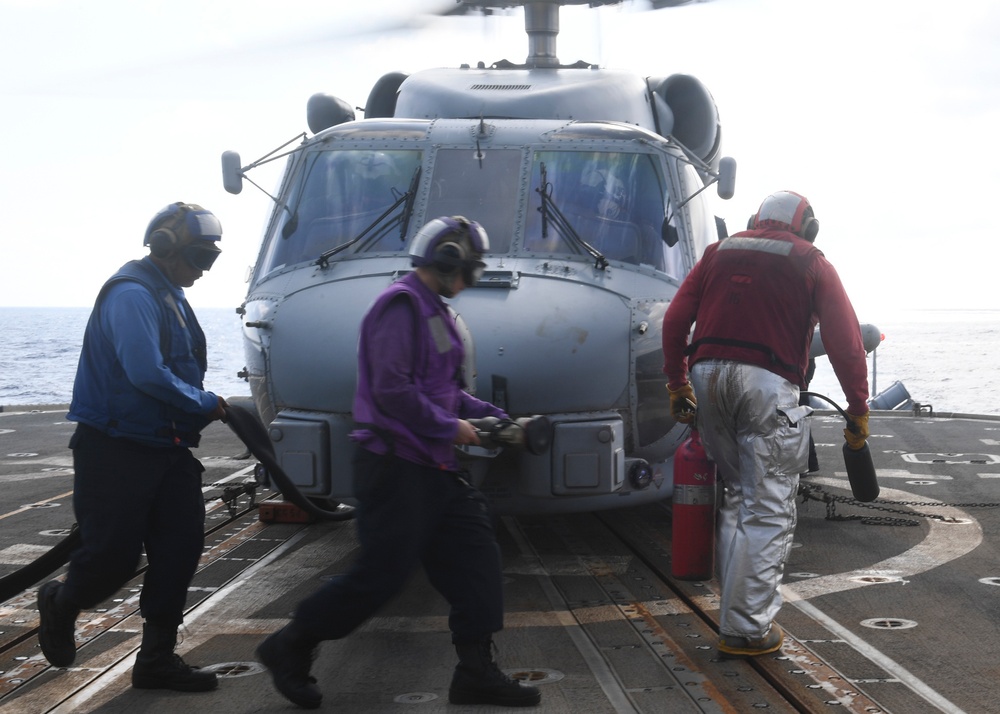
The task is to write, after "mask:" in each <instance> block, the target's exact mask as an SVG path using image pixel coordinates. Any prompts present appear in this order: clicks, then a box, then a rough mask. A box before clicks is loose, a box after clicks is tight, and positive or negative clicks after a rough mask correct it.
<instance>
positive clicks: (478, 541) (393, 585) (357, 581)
mask: <svg viewBox="0 0 1000 714" xmlns="http://www.w3.org/2000/svg"><path fill="white" fill-rule="evenodd" d="M354 494H355V496H356V497H357V499H358V502H359V503H358V510H357V529H358V539H359V541H360V544H361V550H360V553H359V554H358V557H357V560H356V561H355V562H354V564H353V565H352V566H351V568H350V569H349V570H348V571H347V573H345V574H344V575H341V576H339V577H336V578H334V579H332V580H330V582H328V583H327V584H326V585H324V586H323V587H322V588H320V589H319V590H317V591H316V592H315V593H314V594H313V595H311V596H309V597H308V598H306V599H305V600H303V601H302V602H301V603H300V604H299V606H298V608H297V609H296V612H295V618H294V620H293V622H292V628H293V630H294V632H295V633H296V634H297V635H299V636H302V637H305V638H307V639H312V640H316V641H321V640H332V639H337V638H340V637H344V636H345V635H347V634H348V633H350V632H351V631H352V630H354V628H356V627H357V626H358V625H360V624H361V623H362V622H364V621H365V620H366V619H367V618H368V617H370V616H371V615H373V614H374V613H375V612H376V611H377V610H378V609H379V608H380V607H381V606H382V605H384V604H385V603H386V602H387V601H388V600H389V599H390V598H391V597H392V596H393V595H395V594H396V593H398V592H399V591H400V590H401V589H402V588H403V586H404V585H405V584H406V581H407V579H408V578H409V576H410V575H411V574H412V572H413V571H414V569H415V568H416V566H417V565H418V564H419V563H423V566H424V569H425V570H426V572H427V576H428V579H429V580H430V582H431V584H432V585H433V586H434V587H435V589H437V591H438V592H440V593H441V594H442V595H443V596H444V597H445V599H446V600H447V601H448V604H449V605H451V613H450V615H449V618H448V624H449V627H450V629H451V632H452V641H453V642H455V643H456V644H471V643H474V642H480V641H482V640H483V639H484V638H486V637H488V636H489V635H491V634H492V633H494V632H497V631H498V630H500V629H502V628H503V583H502V572H501V571H502V565H501V562H500V547H499V546H498V545H497V541H496V534H495V532H494V530H493V521H492V518H491V515H490V508H489V504H488V503H487V501H486V497H485V496H483V494H482V493H480V492H479V491H477V490H476V489H474V488H472V486H470V485H469V484H468V483H466V482H465V481H464V480H462V479H460V478H459V475H458V474H455V473H453V472H449V471H441V470H439V469H434V468H430V467H426V466H420V465H418V464H414V463H412V462H409V461H404V460H403V459H399V458H396V457H393V456H378V455H376V454H373V453H371V452H370V451H367V450H366V449H362V448H358V449H357V452H356V454H355V457H354Z"/></svg>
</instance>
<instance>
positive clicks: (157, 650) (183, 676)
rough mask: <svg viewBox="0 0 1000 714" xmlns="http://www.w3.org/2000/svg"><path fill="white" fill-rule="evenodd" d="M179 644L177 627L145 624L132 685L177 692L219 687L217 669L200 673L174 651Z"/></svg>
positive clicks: (202, 690)
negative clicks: (215, 671) (216, 675)
mask: <svg viewBox="0 0 1000 714" xmlns="http://www.w3.org/2000/svg"><path fill="white" fill-rule="evenodd" d="M176 644H177V628H176V627H171V626H169V625H168V626H164V625H153V624H150V623H149V622H147V623H145V624H143V626H142V646H141V647H140V648H139V654H138V655H136V657H135V666H134V667H132V686H133V687H135V688H136V689H174V690H176V691H178V692H208V691H210V690H212V689H215V688H216V687H217V686H219V680H218V679H216V677H215V673H214V672H199V671H198V668H197V667H192V666H190V665H189V664H187V663H186V662H185V661H184V660H182V659H181V658H180V656H179V655H177V654H174V646H175V645H176Z"/></svg>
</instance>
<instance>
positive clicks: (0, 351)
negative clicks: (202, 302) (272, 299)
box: [0, 306, 250, 408]
mask: <svg viewBox="0 0 1000 714" xmlns="http://www.w3.org/2000/svg"><path fill="white" fill-rule="evenodd" d="M194 310H195V314H196V315H197V316H198V323H199V324H200V325H201V327H202V329H203V330H204V331H205V339H206V340H207V341H208V373H207V374H206V375H205V388H206V389H208V390H209V391H211V392H214V393H216V394H219V395H221V396H223V397H237V396H250V385H249V384H247V382H246V381H245V380H243V379H241V378H239V377H237V376H236V373H237V372H239V371H240V370H241V369H243V366H244V364H245V360H244V359H243V338H242V333H241V332H240V316H239V315H237V314H236V310H235V309H234V308H229V307H227V308H198V307H197V306H194ZM89 317H90V308H89V307H0V407H4V408H6V407H9V406H15V405H34V404H69V401H70V397H71V396H72V394H73V379H74V377H75V376H76V365H77V362H78V361H79V359H80V346H81V345H82V344H83V332H84V328H86V326H87V319H88V318H89Z"/></svg>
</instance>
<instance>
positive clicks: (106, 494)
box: [60, 425, 205, 627]
mask: <svg viewBox="0 0 1000 714" xmlns="http://www.w3.org/2000/svg"><path fill="white" fill-rule="evenodd" d="M70 446H72V447H73V467H74V469H75V471H76V476H75V479H74V490H73V508H74V510H75V511H76V520H77V524H78V525H79V527H80V536H81V538H80V540H81V543H80V547H79V548H78V549H77V550H75V551H73V554H72V556H71V557H70V563H69V572H68V575H67V577H66V588H65V590H64V593H63V595H61V596H60V597H65V598H66V599H67V600H69V601H70V602H72V603H73V604H75V605H76V606H77V607H79V608H81V609H89V608H92V607H93V606H94V605H96V604H98V603H99V602H101V601H102V600H104V599H106V598H107V597H109V596H111V595H112V594H113V593H114V592H115V591H116V590H118V588H120V587H121V586H122V585H123V584H124V583H125V582H126V581H127V580H129V578H131V577H132V576H133V575H134V574H135V569H136V566H137V565H138V563H139V558H140V556H141V555H142V550H143V547H145V549H146V560H147V561H148V564H149V567H148V569H147V570H146V575H145V578H144V580H143V588H142V594H141V595H140V596H139V605H140V610H141V612H142V616H143V617H144V618H146V619H147V620H148V621H149V622H150V623H153V624H156V625H163V626H165V627H173V626H177V625H179V624H180V623H181V622H182V621H183V620H184V604H185V601H186V599H187V590H188V585H190V584H191V579H192V578H193V577H194V573H195V570H196V569H197V567H198V561H199V559H200V558H201V554H202V549H203V547H204V544H205V532H204V528H205V498H204V496H203V495H202V492H201V474H202V473H203V472H204V470H205V469H204V467H203V466H202V465H201V462H199V461H198V460H197V459H196V458H195V457H194V456H193V455H192V454H191V451H190V450H189V449H186V448H153V447H147V446H142V445H140V444H136V443H135V442H131V441H128V440H126V439H117V438H112V437H110V436H107V435H106V434H103V433H101V432H99V431H97V430H96V429H93V428H91V427H88V426H85V425H80V426H78V427H77V430H76V433H75V434H74V435H73V439H72V441H71V442H70Z"/></svg>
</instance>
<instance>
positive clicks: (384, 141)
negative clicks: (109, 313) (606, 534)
mask: <svg viewBox="0 0 1000 714" xmlns="http://www.w3.org/2000/svg"><path fill="white" fill-rule="evenodd" d="M558 75H564V76H563V77H562V78H560V77H559V76H558ZM568 77H572V78H573V79H571V80H570V79H567V78H568ZM657 83H658V85H659V86H662V84H663V83H662V81H661V80H657ZM650 86H657V85H650V84H647V81H646V80H643V79H641V78H637V77H634V76H631V75H627V74H624V73H610V72H607V71H603V70H596V69H557V70H524V69H516V70H508V71H503V72H500V73H497V72H496V71H495V70H469V69H464V70H450V71H440V72H439V71H431V72H422V73H419V74H418V75H414V76H413V77H409V78H406V80H405V81H404V82H402V86H398V84H397V85H396V86H393V87H392V88H391V89H392V93H393V97H394V100H395V106H394V111H395V113H396V114H397V117H398V115H399V114H400V113H403V114H405V115H407V118H395V117H382V118H366V119H364V120H361V121H344V122H342V123H339V124H337V125H335V126H331V127H329V128H326V129H323V130H321V131H318V132H317V133H316V135H315V136H314V137H312V138H310V139H308V140H307V141H305V142H304V143H303V145H302V146H301V147H299V149H297V150H296V151H294V152H293V153H292V154H291V156H290V157H289V159H288V166H287V168H286V173H285V178H284V180H283V182H282V186H281V189H280V195H279V196H278V197H277V202H276V203H277V205H276V208H275V210H274V212H273V215H272V218H271V220H270V223H269V225H268V228H267V231H266V235H265V239H264V242H263V245H262V247H261V251H260V255H259V257H258V260H257V264H256V266H255V268H254V273H253V276H252V278H251V284H250V290H249V293H248V295H247V299H246V302H245V304H244V308H243V309H244V328H243V329H244V336H245V345H246V357H247V374H248V379H249V381H250V385H251V391H252V393H253V395H254V398H255V401H256V403H257V407H258V410H259V412H260V414H261V416H262V418H263V420H264V421H265V423H267V424H269V433H270V436H271V439H272V441H273V443H274V447H275V451H276V454H277V456H278V458H279V460H280V461H281V463H282V466H283V468H284V469H285V470H286V472H287V473H288V474H289V476H290V477H291V478H292V479H293V481H294V482H295V483H296V484H297V486H298V487H299V488H300V490H301V491H302V492H303V493H304V494H306V495H308V496H310V497H314V498H320V499H330V500H335V501H348V502H350V498H351V479H350V455H351V452H352V444H351V441H350V438H349V433H350V431H351V430H352V429H353V428H354V423H353V420H352V418H351V402H352V399H353V394H354V388H355V384H356V368H357V366H356V360H357V354H356V346H357V335H358V327H359V325H360V322H361V319H362V317H363V316H364V314H365V312H366V310H367V308H368V307H369V306H370V305H371V303H372V302H373V300H374V299H375V297H376V296H377V295H378V294H379V293H380V292H381V291H382V290H384V289H385V288H386V287H387V286H388V285H390V284H391V283H392V282H393V281H394V280H397V279H399V278H400V277H401V276H403V275H405V274H406V273H407V272H408V271H410V270H412V268H411V266H410V260H409V256H408V253H407V244H408V240H409V238H410V236H412V234H413V233H414V232H415V231H416V229H418V228H419V227H420V226H421V225H423V224H424V223H425V222H426V221H428V220H430V219H432V218H435V217H437V216H441V215H464V216H466V217H468V218H470V219H472V220H475V221H478V222H480V223H481V224H482V225H483V226H484V227H485V228H486V230H487V232H488V234H489V236H490V243H491V246H490V251H489V253H488V254H487V255H486V256H485V262H486V264H487V267H486V271H485V274H484V276H483V279H482V280H481V281H480V282H479V284H478V285H476V286H475V287H473V288H469V289H466V290H465V291H463V292H462V293H461V294H459V295H458V296H457V297H456V298H454V299H453V300H451V301H450V302H451V305H452V307H453V309H454V310H455V312H456V313H457V314H458V315H459V316H460V317H458V318H457V322H458V324H459V327H460V330H461V331H462V332H463V334H464V336H465V338H466V344H467V353H468V354H467V366H466V375H465V376H466V380H467V383H468V388H469V390H470V391H473V392H474V393H475V394H476V395H477V396H479V397H480V398H482V399H486V400H488V401H492V402H494V403H496V404H498V405H499V406H501V407H502V408H504V409H505V410H506V411H507V412H508V413H509V414H510V415H511V416H512V417H522V416H533V415H545V416H546V417H547V418H548V420H549V422H550V423H551V424H552V442H551V447H550V449H549V450H548V451H547V452H545V453H543V454H540V455H534V454H531V453H529V452H528V451H527V450H521V449H513V448H509V447H508V448H504V449H487V448H483V447H465V448H464V452H465V454H464V456H463V462H464V465H465V466H466V467H467V468H468V469H469V472H470V474H471V477H472V478H473V479H474V481H475V482H476V483H477V484H478V485H479V486H480V487H481V488H482V489H483V490H484V491H486V492H487V493H488V494H489V495H490V496H491V497H492V499H493V500H494V502H495V503H496V505H497V507H498V509H499V510H500V511H501V512H508V513H525V512H558V511H585V510H599V509H604V508H612V507H618V506H624V505H631V504H638V503H640V502H644V501H649V500H657V499H662V498H666V497H668V496H670V495H671V494H672V461H671V459H672V455H673V452H674V450H675V449H676V447H677V446H678V444H679V443H680V441H681V440H682V438H684V437H685V436H686V427H683V426H682V425H681V426H678V425H676V424H675V422H674V421H673V420H672V419H671V418H670V415H669V404H668V398H667V392H666V389H665V387H664V377H663V374H662V371H661V369H662V348H661V343H660V323H661V321H662V317H663V313H664V311H665V310H666V306H667V304H668V303H669V301H670V299H671V298H672V296H673V295H674V293H675V292H676V290H677V288H678V286H679V285H680V282H681V281H682V280H683V278H684V276H685V275H686V274H687V272H688V271H689V270H690V269H691V267H692V266H693V264H694V262H695V261H696V260H697V258H698V257H699V256H700V254H701V252H702V251H703V249H704V247H705V246H706V245H707V244H708V242H710V241H712V240H715V239H716V237H717V234H716V223H715V219H714V216H713V214H712V213H711V211H710V210H709V209H708V207H707V204H706V202H705V198H704V196H703V194H698V193H697V192H698V191H700V190H701V189H702V188H703V187H704V173H703V172H704V170H705V169H706V166H707V164H706V163H705V162H703V161H702V162H699V161H698V160H697V159H692V157H691V154H690V150H689V149H687V148H685V147H682V146H681V145H679V144H678V143H677V142H676V141H674V140H672V139H668V138H665V137H664V136H663V135H661V134H659V133H657V132H656V131H655V130H654V127H655V126H660V127H662V126H663V125H664V124H667V123H672V122H673V114H672V113H671V112H670V110H669V108H667V107H666V105H665V104H664V103H663V102H660V100H659V99H658V98H657V96H658V95H657V94H656V93H655V92H654V91H651V90H650ZM698 87H700V85H698ZM477 88H478V89H477ZM477 92H480V93H482V96H479V94H477ZM703 95H704V96H707V93H703ZM498 97H499V99H498ZM372 101H373V100H372V99H370V100H369V105H370V107H371V106H372ZM658 102H659V103H660V104H663V106H661V107H660V109H659V112H658V111H657V104H658ZM435 107H436V109H435ZM712 111H713V112H714V105H713V108H712ZM435 112H436V113H435ZM372 113H377V112H375V111H373V112H372ZM608 117H610V119H609V118H608ZM711 121H717V118H716V117H715V116H714V113H713V114H712V115H711V117H710V123H711ZM661 130H662V129H661ZM716 131H717V126H716V125H714V124H713V125H712V126H711V127H710V131H709V132H707V133H708V135H710V137H709V140H707V141H702V142H701V143H702V144H705V145H706V146H708V148H709V149H711V150H712V151H715V150H717V144H718V142H717V140H716V139H715V133H714V132H716ZM708 158H709V159H711V158H712V157H708ZM665 219H667V225H668V226H669V236H670V237H669V238H667V239H665V238H666V237H667V235H668V231H667V230H666V229H665V226H664V220H665ZM366 229H368V230H366Z"/></svg>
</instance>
